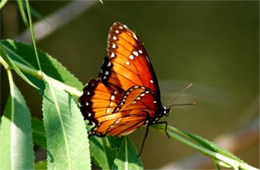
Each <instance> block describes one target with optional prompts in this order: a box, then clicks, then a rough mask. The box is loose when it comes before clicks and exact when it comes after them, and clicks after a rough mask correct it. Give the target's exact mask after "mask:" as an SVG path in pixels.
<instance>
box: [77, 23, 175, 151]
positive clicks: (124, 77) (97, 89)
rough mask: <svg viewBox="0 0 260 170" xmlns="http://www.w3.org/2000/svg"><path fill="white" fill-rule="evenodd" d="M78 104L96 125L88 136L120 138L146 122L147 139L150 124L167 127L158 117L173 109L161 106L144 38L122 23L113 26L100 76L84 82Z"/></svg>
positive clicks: (90, 121)
mask: <svg viewBox="0 0 260 170" xmlns="http://www.w3.org/2000/svg"><path fill="white" fill-rule="evenodd" d="M79 103H80V110H81V112H82V114H83V116H84V119H87V120H88V121H89V125H93V128H92V129H91V130H90V132H89V136H99V137H103V136H109V135H111V136H115V137H121V136H125V135H128V134H130V133H132V132H133V131H135V130H136V129H138V128H139V127H141V126H143V125H146V126H147V128H146V133H145V138H144V141H145V139H146V136H147V134H148V129H149V126H150V125H152V124H165V125H166V126H165V128H167V122H166V121H159V120H160V118H161V117H163V116H167V115H168V114H169V112H170V111H171V109H170V107H167V106H163V105H162V102H161V96H160V89H159V84H158V81H157V78H156V75H155V72H154V70H153V67H152V63H151V61H150V59H149V57H148V54H147V52H146V50H145V48H144V45H143V43H142V41H141V40H140V38H139V37H138V36H137V35H136V34H135V32H133V31H132V30H130V29H129V28H128V27H127V26H126V25H123V24H121V23H119V22H115V23H114V24H113V25H112V27H111V28H110V31H109V34H108V40H107V56H106V57H105V58H104V63H103V65H102V67H101V71H100V73H99V75H98V78H96V79H91V80H89V82H88V83H87V84H86V85H85V87H84V89H83V94H82V96H81V97H80V98H79ZM144 141H143V144H144ZM143 144H142V148H143ZM141 152H142V149H141Z"/></svg>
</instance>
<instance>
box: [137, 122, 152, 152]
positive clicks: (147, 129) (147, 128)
mask: <svg viewBox="0 0 260 170" xmlns="http://www.w3.org/2000/svg"><path fill="white" fill-rule="evenodd" d="M149 125H150V124H148V125H147V126H146V131H145V135H144V139H143V143H142V147H141V150H140V152H139V154H138V157H140V156H141V154H142V152H143V148H144V143H145V140H146V138H147V136H148V131H149Z"/></svg>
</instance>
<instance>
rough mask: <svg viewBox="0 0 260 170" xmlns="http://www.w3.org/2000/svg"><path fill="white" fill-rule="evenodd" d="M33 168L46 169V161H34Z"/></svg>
mask: <svg viewBox="0 0 260 170" xmlns="http://www.w3.org/2000/svg"><path fill="white" fill-rule="evenodd" d="M34 169H39V170H43V169H47V161H46V160H44V161H39V162H36V163H35V164H34Z"/></svg>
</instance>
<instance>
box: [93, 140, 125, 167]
mask: <svg viewBox="0 0 260 170" xmlns="http://www.w3.org/2000/svg"><path fill="white" fill-rule="evenodd" d="M122 142H123V138H115V137H112V136H108V137H104V138H99V137H95V136H93V137H91V138H90V150H91V158H92V161H93V163H94V164H95V165H96V166H98V167H100V168H102V169H111V168H112V166H113V164H114V159H115V157H116V154H117V152H118V151H119V148H120V146H121V143H122Z"/></svg>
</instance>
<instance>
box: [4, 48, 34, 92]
mask: <svg viewBox="0 0 260 170" xmlns="http://www.w3.org/2000/svg"><path fill="white" fill-rule="evenodd" d="M0 56H1V57H2V58H3V59H4V60H5V62H6V63H8V65H9V66H11V67H12V68H13V69H14V71H15V72H16V73H17V74H18V75H19V76H20V77H21V78H22V79H23V80H24V81H25V82H27V83H28V84H30V85H31V86H33V87H34V88H36V89H39V88H38V87H37V86H36V85H35V84H34V83H33V82H31V80H29V79H28V78H27V77H26V76H25V75H24V74H23V72H21V70H20V69H19V68H18V67H17V66H16V65H15V64H14V63H13V61H12V60H11V59H10V57H9V56H8V54H7V53H6V52H5V50H4V49H3V48H2V47H1V46H0Z"/></svg>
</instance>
